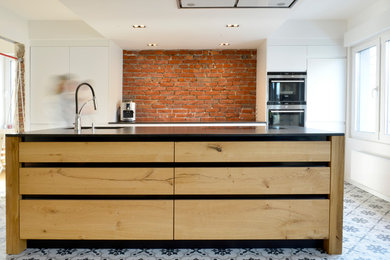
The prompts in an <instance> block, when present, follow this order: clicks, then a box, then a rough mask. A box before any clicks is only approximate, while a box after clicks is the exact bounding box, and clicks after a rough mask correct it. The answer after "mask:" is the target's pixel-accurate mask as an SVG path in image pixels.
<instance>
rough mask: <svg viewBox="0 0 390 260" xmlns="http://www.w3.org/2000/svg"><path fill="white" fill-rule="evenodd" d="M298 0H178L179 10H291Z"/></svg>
mask: <svg viewBox="0 0 390 260" xmlns="http://www.w3.org/2000/svg"><path fill="white" fill-rule="evenodd" d="M295 2H297V0H177V3H178V6H179V8H183V9H192V8H290V7H292V6H293V5H294V4H295Z"/></svg>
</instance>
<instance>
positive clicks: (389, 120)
mask: <svg viewBox="0 0 390 260" xmlns="http://www.w3.org/2000/svg"><path fill="white" fill-rule="evenodd" d="M384 73H385V75H384V77H385V86H384V87H385V91H384V94H385V95H386V96H385V102H384V107H385V122H384V126H385V134H386V135H390V104H389V103H390V41H387V42H386V44H385V71H384Z"/></svg>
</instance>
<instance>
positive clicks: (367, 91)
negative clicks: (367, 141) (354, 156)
mask: <svg viewBox="0 0 390 260" xmlns="http://www.w3.org/2000/svg"><path fill="white" fill-rule="evenodd" d="M355 58H356V63H355V73H356V74H355V82H356V94H357V96H356V101H357V104H356V112H357V113H356V125H355V128H356V130H357V131H359V132H368V133H375V132H376V128H377V125H376V122H377V121H376V120H377V118H376V117H377V105H378V101H377V100H378V97H377V95H378V89H377V86H376V85H377V84H376V82H377V79H376V77H377V47H376V46H373V47H370V48H367V49H364V50H362V51H359V52H357V53H356V57H355Z"/></svg>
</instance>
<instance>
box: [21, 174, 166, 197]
mask: <svg viewBox="0 0 390 260" xmlns="http://www.w3.org/2000/svg"><path fill="white" fill-rule="evenodd" d="M19 174H20V177H19V184H20V186H19V187H20V194H42V195H44V194H62V195H65V194H67V195H148V194H149V195H172V194H173V168H20V170H19Z"/></svg>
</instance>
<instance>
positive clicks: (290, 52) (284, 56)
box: [267, 46, 307, 71]
mask: <svg viewBox="0 0 390 260" xmlns="http://www.w3.org/2000/svg"><path fill="white" fill-rule="evenodd" d="M306 57H307V47H306V46H268V47H267V71H306V68H307V67H306Z"/></svg>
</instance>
